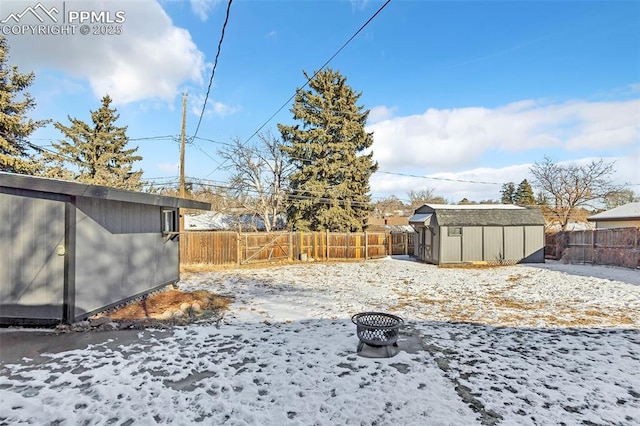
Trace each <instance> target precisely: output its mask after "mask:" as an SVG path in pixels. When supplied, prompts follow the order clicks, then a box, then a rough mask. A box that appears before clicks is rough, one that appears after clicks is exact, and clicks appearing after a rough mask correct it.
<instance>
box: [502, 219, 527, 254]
mask: <svg viewBox="0 0 640 426" xmlns="http://www.w3.org/2000/svg"><path fill="white" fill-rule="evenodd" d="M523 257H524V227H522V226H505V227H504V260H516V261H520V259H522V258H523Z"/></svg>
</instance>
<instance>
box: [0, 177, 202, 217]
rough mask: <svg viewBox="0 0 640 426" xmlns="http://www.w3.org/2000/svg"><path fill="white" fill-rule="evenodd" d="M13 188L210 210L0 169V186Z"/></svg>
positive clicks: (163, 198) (170, 199) (190, 203)
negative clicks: (1, 170)
mask: <svg viewBox="0 0 640 426" xmlns="http://www.w3.org/2000/svg"><path fill="white" fill-rule="evenodd" d="M1 188H13V189H19V190H27V191H37V192H47V193H53V194H62V195H69V196H74V197H87V198H100V199H104V200H113V201H123V202H127V203H137V204H149V205H154V206H162V207H174V208H178V207H179V208H186V209H197V210H210V209H211V205H210V204H209V203H202V202H200V201H193V200H187V199H185V198H176V197H167V196H164V195H157V194H149V193H146V192H136V191H126V190H123V189H116V188H110V187H107V186H99V185H89V184H86V183H79V182H69V181H64V180H59V179H48V178H43V177H38V176H28V175H19V174H15V173H6V172H0V189H1Z"/></svg>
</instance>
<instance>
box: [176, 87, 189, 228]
mask: <svg viewBox="0 0 640 426" xmlns="http://www.w3.org/2000/svg"><path fill="white" fill-rule="evenodd" d="M186 133H187V94H186V93H183V94H182V131H181V132H180V198H184V197H185V196H186V195H187V192H186V189H185V186H184V149H185V144H186V138H187V135H186ZM178 217H179V219H178V232H182V231H184V215H183V214H182V212H181V211H180V209H178Z"/></svg>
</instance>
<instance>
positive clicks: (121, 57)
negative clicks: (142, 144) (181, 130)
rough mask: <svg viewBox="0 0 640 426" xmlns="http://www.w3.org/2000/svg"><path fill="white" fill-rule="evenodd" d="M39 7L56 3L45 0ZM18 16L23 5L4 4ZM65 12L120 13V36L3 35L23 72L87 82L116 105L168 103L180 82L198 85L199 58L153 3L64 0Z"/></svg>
mask: <svg viewBox="0 0 640 426" xmlns="http://www.w3.org/2000/svg"><path fill="white" fill-rule="evenodd" d="M42 3H43V4H45V6H46V5H55V4H58V2H51V1H47V0H44V1H42ZM5 4H6V7H3V14H4V13H5V12H4V11H5V9H8V8H9V7H11V8H13V9H16V11H17V12H19V11H20V9H21V8H23V5H24V3H23V2H7V3H4V2H3V6H4V5H5ZM65 8H66V10H67V11H69V10H75V9H77V10H93V11H101V10H109V11H111V12H112V13H115V11H124V12H125V18H126V20H125V22H123V23H122V24H121V25H122V27H121V29H122V34H119V35H93V34H91V33H90V34H88V35H81V34H79V29H78V28H79V27H78V28H76V33H75V34H73V35H58V36H53V35H52V36H43V35H34V36H31V35H18V36H8V37H7V39H8V41H9V45H10V47H11V61H12V63H15V64H17V65H18V66H20V67H21V68H22V69H24V70H35V71H36V72H37V71H38V70H42V69H53V70H57V71H62V72H65V73H68V74H70V75H72V76H74V77H75V78H80V79H86V80H87V81H88V82H89V85H90V87H91V89H92V91H93V92H94V94H95V96H96V97H97V98H100V97H102V96H104V94H105V93H108V94H109V95H110V96H111V97H112V98H113V100H114V103H116V104H126V103H129V102H134V101H140V100H145V99H160V100H163V101H171V100H172V99H173V98H174V96H175V95H176V94H177V92H178V87H179V86H180V85H182V84H184V83H185V82H195V83H198V84H201V83H202V74H203V70H204V54H203V53H202V52H200V51H199V50H198V48H197V46H196V45H195V43H194V42H193V40H192V39H191V35H190V34H189V32H188V31H187V30H185V29H182V28H178V27H176V26H174V25H173V22H172V21H171V18H170V17H169V16H168V15H167V14H166V13H165V11H164V9H163V8H162V7H161V6H160V5H159V4H158V2H157V1H154V0H137V1H133V2H131V1H121V0H114V1H110V2H106V3H105V2H102V1H97V0H87V1H81V2H80V1H75V0H67V1H66V2H65ZM7 12H9V10H7Z"/></svg>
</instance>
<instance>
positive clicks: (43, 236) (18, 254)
mask: <svg viewBox="0 0 640 426" xmlns="http://www.w3.org/2000/svg"><path fill="white" fill-rule="evenodd" d="M64 208H65V203H64V202H62V201H53V200H46V199H38V198H30V197H24V196H17V195H10V194H1V193H0V217H2V219H3V220H2V221H0V240H1V241H3V243H4V244H2V246H1V247H0V259H1V260H2V262H0V316H2V317H5V318H33V319H50V320H60V319H62V314H63V290H64V256H61V255H59V254H58V250H59V247H60V250H64V247H65V238H64V217H65V216H64Z"/></svg>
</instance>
